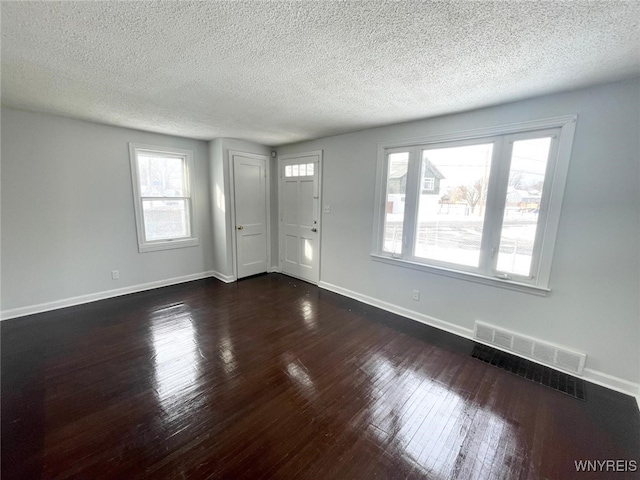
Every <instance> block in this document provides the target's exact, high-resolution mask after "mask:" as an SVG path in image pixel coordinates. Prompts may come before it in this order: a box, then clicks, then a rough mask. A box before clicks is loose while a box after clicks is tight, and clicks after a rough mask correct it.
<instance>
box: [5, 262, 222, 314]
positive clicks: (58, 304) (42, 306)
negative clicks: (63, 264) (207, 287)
mask: <svg viewBox="0 0 640 480" xmlns="http://www.w3.org/2000/svg"><path fill="white" fill-rule="evenodd" d="M209 277H216V276H215V272H213V271H212V270H209V271H206V272H200V273H192V274H190V275H183V276H180V277H172V278H167V279H164V280H158V281H155V282H149V283H141V284H138V285H131V286H129V287H123V288H117V289H114V290H105V291H102V292H96V293H90V294H87V295H79V296H77V297H70V298H64V299H62V300H55V301H53V302H46V303H39V304H37V305H29V306H26V307H19V308H12V309H10V310H2V311H0V321H2V320H9V319H11V318H18V317H25V316H27V315H34V314H36V313H43V312H49V311H52V310H59V309H61V308H66V307H73V306H74V305H82V304H84V303H91V302H95V301H98V300H105V299H107V298H114V297H120V296H122V295H128V294H130V293H138V292H144V291H146V290H153V289H154V288H160V287H168V286H170V285H177V284H180V283H186V282H192V281H194V280H201V279H203V278H209ZM216 278H217V277H216Z"/></svg>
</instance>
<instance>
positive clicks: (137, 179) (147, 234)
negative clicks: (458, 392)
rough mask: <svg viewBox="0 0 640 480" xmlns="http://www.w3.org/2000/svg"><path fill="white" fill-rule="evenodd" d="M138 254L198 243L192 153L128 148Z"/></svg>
mask: <svg viewBox="0 0 640 480" xmlns="http://www.w3.org/2000/svg"><path fill="white" fill-rule="evenodd" d="M129 150H130V155H131V174H132V180H133V192H134V197H135V213H136V224H137V232H138V249H139V251H140V252H148V251H154V250H164V249H169V248H179V247H189V246H194V245H197V244H198V238H197V234H196V225H195V212H194V205H193V160H192V158H193V153H192V152H191V151H190V150H179V149H173V148H171V149H169V148H163V147H153V146H146V145H137V144H130V145H129Z"/></svg>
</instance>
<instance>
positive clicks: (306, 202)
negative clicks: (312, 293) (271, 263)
mask: <svg viewBox="0 0 640 480" xmlns="http://www.w3.org/2000/svg"><path fill="white" fill-rule="evenodd" d="M279 160H280V162H279V164H280V165H279V166H280V182H279V183H280V195H279V198H280V268H281V270H282V273H284V274H286V275H291V276H293V277H297V278H300V279H302V280H306V281H308V282H311V283H318V281H319V280H320V248H319V243H320V224H319V222H320V210H319V209H320V165H321V160H322V152H321V151H316V152H309V153H302V154H296V155H285V156H282V157H280V158H279Z"/></svg>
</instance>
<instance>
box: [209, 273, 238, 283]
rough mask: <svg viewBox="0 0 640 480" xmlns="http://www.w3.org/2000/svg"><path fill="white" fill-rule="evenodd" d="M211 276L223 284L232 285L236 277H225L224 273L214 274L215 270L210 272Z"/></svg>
mask: <svg viewBox="0 0 640 480" xmlns="http://www.w3.org/2000/svg"><path fill="white" fill-rule="evenodd" d="M211 276H212V277H214V278H217V279H218V280H220V281H221V282H224V283H232V282H235V281H236V277H234V276H233V275H225V274H224V273H220V272H216V271H215V270H212V271H211Z"/></svg>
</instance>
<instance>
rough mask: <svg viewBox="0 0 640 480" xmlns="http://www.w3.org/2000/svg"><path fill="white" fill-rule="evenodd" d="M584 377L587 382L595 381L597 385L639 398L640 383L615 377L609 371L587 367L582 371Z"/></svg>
mask: <svg viewBox="0 0 640 480" xmlns="http://www.w3.org/2000/svg"><path fill="white" fill-rule="evenodd" d="M582 378H583V379H584V380H586V381H587V382H591V383H595V384H596V385H600V386H601V387H606V388H609V389H611V390H615V391H616V392H620V393H626V394H627V395H631V396H633V397H635V398H636V400H638V399H639V397H638V395H640V385H639V384H637V383H634V382H630V381H629V380H625V379H623V378H620V377H614V376H613V375H609V374H608V373H603V372H599V371H597V370H592V369H591V368H586V367H585V368H584V370H583V371H582Z"/></svg>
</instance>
